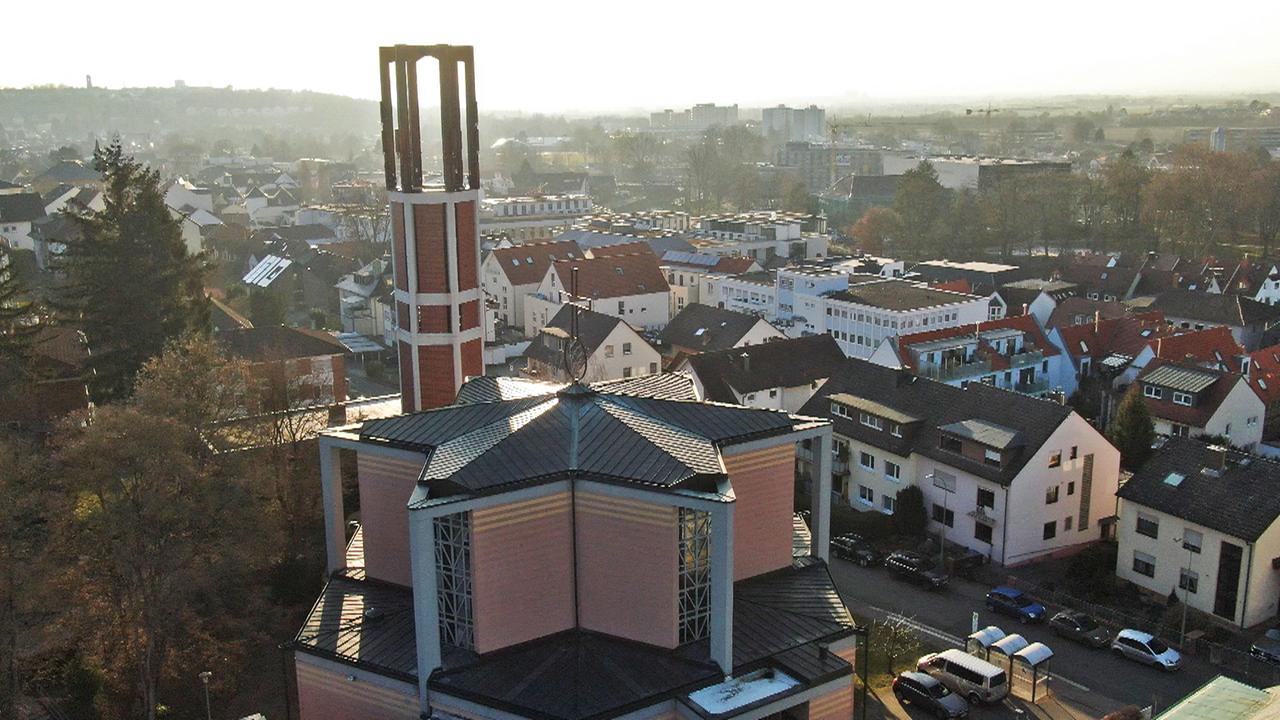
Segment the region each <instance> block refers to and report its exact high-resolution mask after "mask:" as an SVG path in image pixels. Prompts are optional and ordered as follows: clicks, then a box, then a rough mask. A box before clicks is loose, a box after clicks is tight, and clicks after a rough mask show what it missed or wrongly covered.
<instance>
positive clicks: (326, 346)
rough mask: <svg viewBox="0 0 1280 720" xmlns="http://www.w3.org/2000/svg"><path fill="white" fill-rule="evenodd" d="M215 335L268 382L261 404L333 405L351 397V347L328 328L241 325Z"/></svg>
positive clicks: (285, 406) (268, 407)
mask: <svg viewBox="0 0 1280 720" xmlns="http://www.w3.org/2000/svg"><path fill="white" fill-rule="evenodd" d="M214 338H215V339H216V340H217V341H218V343H220V344H221V345H222V346H223V347H225V348H226V350H227V353H228V354H229V355H230V356H232V357H235V358H238V359H240V360H244V361H246V362H248V363H249V364H250V369H251V371H252V372H254V373H255V374H257V375H259V376H260V377H261V378H263V379H264V380H265V381H266V382H267V383H268V386H267V389H266V392H267V395H266V397H265V400H264V408H263V409H266V410H284V409H289V408H297V407H305V406H311V405H333V404H335V403H342V402H345V401H346V399H347V375H346V362H345V360H344V359H343V355H344V354H345V353H346V351H347V349H346V347H344V346H343V344H342V343H340V342H338V340H337V339H336V338H334V337H333V336H332V335H330V334H328V333H325V332H320V331H317V330H306V329H303V328H291V327H284V326H276V327H247V328H245V327H241V328H233V329H230V330H224V331H219V332H218V333H216V334H215V335H214ZM251 409H252V408H251Z"/></svg>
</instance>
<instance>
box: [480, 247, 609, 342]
mask: <svg viewBox="0 0 1280 720" xmlns="http://www.w3.org/2000/svg"><path fill="white" fill-rule="evenodd" d="M582 257H584V255H583V252H582V249H581V248H579V247H578V244H577V243H575V242H573V241H571V240H556V241H552V242H531V243H525V244H522V245H514V246H511V247H499V248H494V249H493V250H490V251H489V252H487V253H485V256H484V260H483V261H482V262H481V264H480V286H481V287H482V288H483V289H484V294H485V297H486V298H488V300H489V301H490V302H491V303H492V304H493V307H494V310H495V314H496V316H497V318H498V320H499V321H500V322H502V323H504V324H506V325H509V326H511V327H514V328H517V329H519V330H524V329H525V316H524V299H525V296H527V295H531V294H533V293H536V292H537V291H538V285H539V284H541V282H542V280H543V278H545V277H546V275H547V270H548V268H550V267H551V263H553V262H555V261H556V260H574V259H579V258H582Z"/></svg>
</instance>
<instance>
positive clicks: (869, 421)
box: [858, 413, 884, 430]
mask: <svg viewBox="0 0 1280 720" xmlns="http://www.w3.org/2000/svg"><path fill="white" fill-rule="evenodd" d="M858 422H860V423H862V424H863V425H866V426H867V427H869V428H873V429H875V430H883V429H884V421H883V420H881V419H880V418H878V417H876V416H875V415H868V414H867V413H861V414H859V415H858Z"/></svg>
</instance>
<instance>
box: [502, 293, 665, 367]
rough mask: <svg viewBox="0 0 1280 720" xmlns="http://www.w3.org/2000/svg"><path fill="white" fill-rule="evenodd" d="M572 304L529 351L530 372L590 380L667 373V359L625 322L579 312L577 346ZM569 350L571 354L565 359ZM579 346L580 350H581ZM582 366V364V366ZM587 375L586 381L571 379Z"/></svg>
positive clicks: (551, 321) (551, 322)
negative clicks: (574, 334) (583, 364)
mask: <svg viewBox="0 0 1280 720" xmlns="http://www.w3.org/2000/svg"><path fill="white" fill-rule="evenodd" d="M573 310H574V308H573V306H572V305H563V306H561V308H560V310H558V311H557V312H556V314H555V316H554V317H552V318H551V320H550V322H548V323H547V325H546V326H545V327H543V328H542V329H541V331H540V332H539V333H538V336H537V337H535V338H534V339H533V340H532V341H531V342H530V343H529V348H528V349H527V350H525V357H526V358H527V359H528V361H529V364H528V367H527V373H528V374H529V375H530V377H533V378H537V379H540V380H554V381H556V382H569V381H571V380H575V379H581V380H583V381H585V382H596V381H598V380H618V379H621V378H629V377H639V376H641V375H653V374H656V373H658V372H661V371H662V356H661V355H659V354H658V351H657V350H654V349H653V346H652V345H650V344H649V343H647V342H645V339H644V338H643V337H642V336H641V335H640V333H638V332H636V331H635V329H634V328H632V327H631V326H630V325H628V324H627V323H625V322H623V321H622V320H620V319H618V318H616V317H612V316H609V315H604V314H602V313H598V312H592V311H590V310H586V309H579V311H578V322H577V333H578V334H577V343H574V342H573V341H572V339H571V337H572V336H571V334H570V333H571V325H570V323H571V318H572V316H573ZM566 347H568V348H569V349H570V350H571V353H570V357H569V358H566ZM579 347H580V349H578V348H579ZM584 359H585V366H579V365H577V363H583V362H584ZM566 361H568V365H566ZM570 370H572V372H573V373H579V372H580V373H582V375H581V377H580V378H579V377H577V376H576V375H571V374H570Z"/></svg>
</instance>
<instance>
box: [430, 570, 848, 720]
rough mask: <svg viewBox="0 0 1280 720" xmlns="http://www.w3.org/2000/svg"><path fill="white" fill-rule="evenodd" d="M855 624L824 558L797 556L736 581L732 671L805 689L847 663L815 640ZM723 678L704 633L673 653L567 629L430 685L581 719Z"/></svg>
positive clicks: (549, 719) (555, 718)
mask: <svg viewBox="0 0 1280 720" xmlns="http://www.w3.org/2000/svg"><path fill="white" fill-rule="evenodd" d="M852 628H853V621H852V619H851V618H850V616H849V613H848V611H847V610H846V609H845V608H844V604H843V603H842V602H841V600H840V596H839V595H838V594H837V593H836V590H835V585H834V583H833V582H832V581H831V576H830V574H829V573H828V571H827V566H826V564H825V563H822V562H821V561H816V560H813V559H812V558H798V559H797V560H796V562H795V563H794V564H793V565H792V566H791V567H789V568H784V569H782V570H777V571H775V572H771V573H767V574H765V575H760V576H757V577H754V578H749V579H747V580H742V581H740V582H737V583H735V584H734V603H733V664H734V670H735V672H742V671H747V670H750V669H754V668H755V667H759V666H762V665H766V664H767V665H770V666H775V667H778V668H779V669H782V670H783V671H785V672H787V673H788V674H790V675H791V676H792V677H795V678H796V679H798V680H800V681H801V682H803V683H805V684H806V685H808V686H809V687H813V686H816V685H818V684H821V683H823V682H826V681H827V680H829V679H832V678H835V677H841V676H847V675H849V673H850V672H852V668H851V667H850V666H849V664H848V663H847V662H845V661H844V660H843V659H841V658H840V657H839V656H837V655H834V654H832V653H824V652H822V650H821V648H820V647H819V644H820V643H821V642H830V641H831V640H834V639H837V638H840V637H845V636H847V635H848V634H849V633H850V632H851V631H852ZM410 642H412V638H410ZM723 679H724V675H723V673H722V672H721V671H720V670H719V668H718V667H716V665H714V664H713V663H712V662H711V661H710V658H709V651H708V643H707V641H705V640H703V641H700V642H696V643H690V644H689V645H685V646H682V647H680V648H677V649H674V650H667V649H663V648H660V647H656V646H653V645H646V644H642V643H638V642H633V641H630V640H623V639H620V638H616V637H611V636H608V635H604V634H601V633H595V632H589V631H585V630H568V631H565V632H560V633H556V634H554V635H549V636H547V637H543V638H539V639H537V640H533V641H530V642H527V643H522V644H520V645H515V646H512V647H509V648H503V649H501V650H497V651H494V652H492V653H488V654H486V655H484V656H481V657H478V658H477V657H475V656H470V657H467V658H464V659H463V662H462V663H459V664H454V665H452V666H451V665H450V664H449V663H448V662H446V667H445V668H444V669H443V670H441V671H439V672H436V673H435V674H433V675H432V676H431V680H430V681H429V683H430V687H431V689H432V690H434V691H438V692H440V693H443V694H447V695H454V696H457V697H460V698H463V699H467V700H471V701H474V702H478V703H480V704H483V705H485V706H488V707H492V708H496V709H499V710H506V711H508V712H511V713H515V714H517V715H520V716H522V717H529V718H536V719H537V720H585V719H587V718H603V717H616V716H618V715H621V714H624V713H625V712H627V711H629V710H632V709H640V708H642V707H648V706H651V705H653V704H654V703H657V702H661V701H662V700H665V699H668V698H671V697H675V696H678V695H682V694H684V693H687V692H689V691H690V690H693V689H695V688H697V687H699V686H702V685H706V684H710V683H714V682H719V681H721V680H723Z"/></svg>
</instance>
